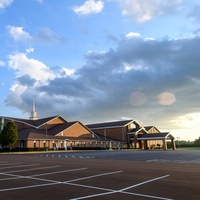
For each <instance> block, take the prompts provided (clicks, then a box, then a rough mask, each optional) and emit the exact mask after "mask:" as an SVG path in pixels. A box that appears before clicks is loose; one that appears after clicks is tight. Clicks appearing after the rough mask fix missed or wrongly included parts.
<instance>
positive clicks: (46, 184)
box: [0, 182, 60, 192]
mask: <svg viewBox="0 0 200 200" xmlns="http://www.w3.org/2000/svg"><path fill="white" fill-rule="evenodd" d="M57 184H60V182H55V183H45V184H39V185H30V186H24V187H16V188H6V189H0V192H5V191H12V190H22V189H28V188H35V187H44V186H49V185H57Z"/></svg>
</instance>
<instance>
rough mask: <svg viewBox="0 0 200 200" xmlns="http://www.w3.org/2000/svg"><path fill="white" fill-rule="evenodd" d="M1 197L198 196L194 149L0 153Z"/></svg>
mask: <svg viewBox="0 0 200 200" xmlns="http://www.w3.org/2000/svg"><path fill="white" fill-rule="evenodd" d="M0 158H1V159H0V196H1V199H8V200H9V199H12V200H13V199H60V200H64V199H65V200H66V199H77V200H78V199H128V198H129V199H165V200H167V199H168V200H170V199H181V200H182V199H193V200H195V199H199V196H200V153H199V152H198V151H128V150H127V151H126V150H124V151H123V150H122V151H119V150H118V151H83V152H81V151H66V152H44V153H36V154H16V155H15V154H7V155H5V154H2V155H0Z"/></svg>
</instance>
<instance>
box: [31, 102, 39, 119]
mask: <svg viewBox="0 0 200 200" xmlns="http://www.w3.org/2000/svg"><path fill="white" fill-rule="evenodd" d="M32 106H33V107H32V111H31V117H29V119H31V120H36V119H38V117H37V113H36V111H35V102H34V100H33V105H32Z"/></svg>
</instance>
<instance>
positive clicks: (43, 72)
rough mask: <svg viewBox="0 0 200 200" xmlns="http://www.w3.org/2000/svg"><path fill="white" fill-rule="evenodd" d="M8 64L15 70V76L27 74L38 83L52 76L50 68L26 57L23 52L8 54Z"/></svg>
mask: <svg viewBox="0 0 200 200" xmlns="http://www.w3.org/2000/svg"><path fill="white" fill-rule="evenodd" d="M8 65H9V67H10V68H11V69H13V70H16V71H17V77H21V76H24V75H29V76H30V78H33V79H35V80H36V81H38V82H39V83H43V84H44V83H45V82H46V81H48V80H49V79H53V78H54V74H53V73H52V72H51V70H50V69H49V68H48V67H47V66H46V65H45V64H43V63H42V62H40V61H38V60H35V59H32V58H28V57H27V55H26V54H24V53H15V54H13V55H9V61H8Z"/></svg>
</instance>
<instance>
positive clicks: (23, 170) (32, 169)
mask: <svg viewBox="0 0 200 200" xmlns="http://www.w3.org/2000/svg"><path fill="white" fill-rule="evenodd" d="M57 167H61V166H60V165H57V166H50V167H38V168H31V169H22V170H15V171H8V172H1V173H0V174H7V173H15V172H25V171H34V170H38V169H51V168H57Z"/></svg>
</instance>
